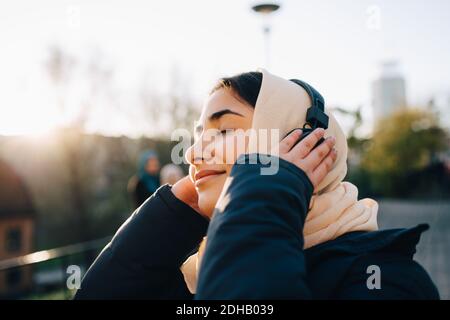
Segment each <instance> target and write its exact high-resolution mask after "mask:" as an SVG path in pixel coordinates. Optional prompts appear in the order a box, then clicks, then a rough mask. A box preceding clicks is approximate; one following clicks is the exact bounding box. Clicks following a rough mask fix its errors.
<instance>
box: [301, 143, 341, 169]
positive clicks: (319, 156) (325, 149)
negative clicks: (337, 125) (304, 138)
mask: <svg viewBox="0 0 450 320" xmlns="http://www.w3.org/2000/svg"><path fill="white" fill-rule="evenodd" d="M335 143H336V138H334V137H328V138H326V139H325V141H324V142H322V143H321V144H320V145H319V146H318V147H317V148H315V149H314V150H312V151H311V152H310V153H309V154H308V155H307V156H306V157H305V158H304V159H303V160H304V163H305V164H306V166H307V167H308V168H310V170H312V171H314V170H315V169H316V167H317V166H318V165H319V164H320V163H321V162H322V160H323V159H324V158H325V157H326V156H327V155H328V153H329V152H330V150H331V149H332V148H333V147H334V145H335Z"/></svg>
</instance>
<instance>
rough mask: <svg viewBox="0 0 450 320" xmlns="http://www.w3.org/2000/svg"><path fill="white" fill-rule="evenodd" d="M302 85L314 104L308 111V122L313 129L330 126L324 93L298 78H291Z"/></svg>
mask: <svg viewBox="0 0 450 320" xmlns="http://www.w3.org/2000/svg"><path fill="white" fill-rule="evenodd" d="M290 81H292V82H294V83H295V84H298V85H299V86H301V87H302V88H303V89H305V91H306V92H307V93H308V95H309V97H310V98H311V101H312V105H311V107H309V108H308V110H307V112H306V124H309V125H310V126H311V128H312V129H316V128H324V129H327V128H328V116H327V115H326V114H325V100H324V99H323V97H322V95H321V94H320V93H319V91H317V90H316V89H314V88H313V87H312V86H311V85H309V84H307V83H306V82H304V81H301V80H298V79H290Z"/></svg>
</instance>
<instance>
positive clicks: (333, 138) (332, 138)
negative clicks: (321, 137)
mask: <svg viewBox="0 0 450 320" xmlns="http://www.w3.org/2000/svg"><path fill="white" fill-rule="evenodd" d="M328 139H330V141H331V142H332V143H335V142H336V138H335V137H334V136H329V137H328Z"/></svg>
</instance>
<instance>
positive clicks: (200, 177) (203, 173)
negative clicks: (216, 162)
mask: <svg viewBox="0 0 450 320" xmlns="http://www.w3.org/2000/svg"><path fill="white" fill-rule="evenodd" d="M223 173H225V171H224V170H200V171H199V172H197V173H196V174H195V176H194V179H195V183H196V184H198V183H200V182H201V181H206V180H207V179H209V178H212V177H214V176H217V175H220V174H223Z"/></svg>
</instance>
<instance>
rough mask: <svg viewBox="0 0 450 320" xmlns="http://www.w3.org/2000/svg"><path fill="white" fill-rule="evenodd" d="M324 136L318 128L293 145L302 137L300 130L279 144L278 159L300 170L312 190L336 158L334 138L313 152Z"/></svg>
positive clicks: (323, 132) (322, 130)
mask: <svg viewBox="0 0 450 320" xmlns="http://www.w3.org/2000/svg"><path fill="white" fill-rule="evenodd" d="M324 134H325V130H324V129H322V128H318V129H316V130H314V131H313V132H311V133H310V134H309V135H308V136H307V137H306V138H304V139H303V140H302V141H300V142H299V143H297V144H296V145H295V143H296V142H297V141H298V140H299V139H300V137H301V135H302V130H301V129H297V130H294V131H293V132H291V133H290V134H289V135H288V136H287V137H286V138H284V139H283V140H281V142H280V144H279V157H280V158H282V159H284V160H286V161H289V162H291V163H293V164H295V165H296V166H297V167H299V168H300V169H302V170H303V171H304V172H305V173H306V175H307V176H308V178H309V180H310V181H311V183H312V185H313V186H314V190H315V189H316V187H317V186H318V185H319V184H320V182H322V180H323V179H324V178H325V176H326V175H327V174H328V172H330V170H331V169H332V167H333V163H334V162H335V161H336V158H337V151H336V149H334V148H333V147H334V145H335V143H336V139H335V138H334V137H328V138H326V139H325V141H323V142H322V143H321V144H320V145H319V146H317V148H315V149H314V150H313V148H314V146H315V145H316V143H317V142H318V141H319V140H320V139H321V138H322V137H323V135H324ZM294 145H295V146H294Z"/></svg>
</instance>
